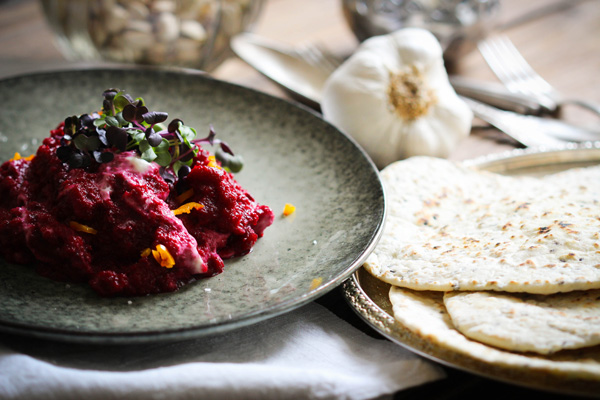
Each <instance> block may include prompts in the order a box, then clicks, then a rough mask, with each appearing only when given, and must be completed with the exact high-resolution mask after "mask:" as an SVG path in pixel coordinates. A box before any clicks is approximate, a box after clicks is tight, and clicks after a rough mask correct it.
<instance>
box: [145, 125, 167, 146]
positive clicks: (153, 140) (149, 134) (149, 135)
mask: <svg viewBox="0 0 600 400" xmlns="http://www.w3.org/2000/svg"><path fill="white" fill-rule="evenodd" d="M162 139H163V138H162V136H160V135H159V134H158V133H156V132H154V131H153V130H152V129H148V130H147V131H146V140H148V143H150V146H152V147H156V146H158V145H159V144H160V143H161V142H162Z"/></svg>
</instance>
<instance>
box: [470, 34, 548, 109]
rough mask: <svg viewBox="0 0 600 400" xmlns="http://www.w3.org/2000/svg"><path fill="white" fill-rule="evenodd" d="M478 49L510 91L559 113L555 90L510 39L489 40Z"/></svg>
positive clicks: (501, 36)
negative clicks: (531, 98)
mask: <svg viewBox="0 0 600 400" xmlns="http://www.w3.org/2000/svg"><path fill="white" fill-rule="evenodd" d="M478 47H479V50H480V52H481V55H482V56H483V58H484V59H485V61H486V62H487V63H488V65H489V66H490V68H491V69H492V71H493V72H494V74H496V76H497V77H498V79H500V81H501V82H502V83H504V85H505V86H506V87H507V88H508V89H509V90H510V91H513V92H520V93H524V94H527V95H530V96H534V97H536V98H537V99H538V101H539V102H540V104H541V105H542V106H543V107H545V108H547V109H549V110H554V109H556V106H557V104H556V100H555V99H556V98H557V93H556V91H555V90H554V88H553V87H552V86H551V85H550V84H549V83H548V82H546V81H545V80H544V79H543V78H542V77H541V76H539V74H538V73H537V72H535V71H534V69H533V68H532V67H531V65H529V63H528V62H527V61H526V60H525V58H524V57H523V56H522V55H521V53H520V52H519V51H518V50H517V48H516V47H515V46H514V44H513V43H512V42H511V41H510V39H509V38H508V37H506V36H505V35H498V36H497V37H495V38H488V39H486V40H484V41H483V42H481V43H479V45H478Z"/></svg>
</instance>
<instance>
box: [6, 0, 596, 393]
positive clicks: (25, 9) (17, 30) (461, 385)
mask: <svg viewBox="0 0 600 400" xmlns="http://www.w3.org/2000/svg"><path fill="white" fill-rule="evenodd" d="M555 3H556V0H553V1H551V0H530V1H527V2H524V1H521V0H501V5H502V8H501V12H500V17H499V20H498V25H499V26H505V28H506V29H504V33H506V34H508V36H509V37H510V38H511V39H512V40H513V41H514V43H515V44H516V46H517V47H518V48H519V49H520V50H521V51H522V53H523V54H524V56H525V57H526V58H527V60H528V61H529V62H530V64H531V65H532V66H533V67H534V68H535V69H536V70H537V71H538V72H539V73H540V74H541V75H542V76H543V77H544V78H545V79H546V80H548V81H549V82H550V83H552V84H553V85H554V86H555V87H556V88H557V89H558V90H559V91H561V92H563V93H564V94H565V95H568V96H572V97H579V98H586V99H589V100H593V101H596V102H598V103H600V1H598V0H587V1H576V0H572V1H571V2H570V5H569V7H567V8H565V9H563V10H561V11H559V12H553V13H550V14H547V15H544V16H541V17H538V18H536V19H533V20H529V21H527V22H525V23H522V24H517V25H516V26H510V22H511V21H515V20H516V19H517V18H518V17H520V16H522V15H526V14H527V13H529V12H530V11H532V10H536V9H539V8H540V7H541V6H549V5H552V4H555ZM507 23H508V24H509V25H506V24H507ZM255 32H256V33H258V34H260V35H262V36H265V37H267V38H271V39H274V40H278V41H281V42H284V43H288V44H292V45H294V44H302V43H308V42H319V43H321V44H323V45H325V46H326V47H328V48H329V49H331V50H332V51H334V52H336V53H338V54H349V53H350V52H351V51H352V50H353V49H354V48H355V47H356V46H357V44H358V43H357V40H356V39H355V37H354V35H353V34H352V33H351V31H350V30H349V28H348V27H347V25H346V23H345V21H344V18H343V15H342V11H341V1H340V0H267V1H266V5H265V8H264V10H263V13H262V15H261V17H260V18H259V20H258V21H257V23H256V26H255ZM68 65H69V63H68V62H67V61H65V59H64V58H63V57H62V55H61V54H60V52H59V51H58V50H57V48H56V47H55V46H54V43H53V37H52V33H51V31H50V29H49V27H48V26H47V25H46V22H45V20H44V18H43V15H42V13H41V10H40V7H39V5H38V3H37V2H36V1H34V0H20V1H19V0H8V1H7V0H0V78H1V77H6V76H11V75H15V74H20V73H25V72H29V71H36V70H40V69H48V68H57V67H65V66H68ZM455 72H456V73H458V74H461V75H464V76H468V77H472V78H477V79H482V80H490V81H491V80H495V78H494V76H493V74H492V72H491V71H490V70H489V68H488V67H487V66H486V64H485V62H484V61H483V59H482V58H481V56H480V55H479V54H478V53H477V52H473V53H471V54H469V55H467V56H465V57H464V58H463V59H461V60H460V61H459V62H458V64H457V65H456V71H455ZM213 75H214V76H215V77H217V78H219V79H223V80H226V81H230V82H234V83H237V84H241V85H245V86H248V87H251V88H254V89H258V90H261V91H264V92H267V93H269V94H272V95H275V96H279V97H282V98H288V97H287V95H286V93H285V92H284V91H283V90H281V89H280V88H279V87H277V86H276V85H275V84H273V83H272V82H271V81H270V80H268V79H267V78H265V77H263V76H262V75H260V74H259V73H258V72H256V71H255V70H253V69H252V68H251V67H249V66H248V65H247V64H245V63H244V62H243V61H241V60H239V59H236V58H231V59H229V60H227V61H226V62H225V63H224V64H222V65H221V66H220V67H219V68H218V69H216V70H215V71H214V72H213ZM2 95H8V94H6V93H2ZM0 112H1V111H0ZM565 117H566V118H568V119H576V120H584V121H585V122H589V123H593V122H595V123H599V122H600V120H594V119H592V118H595V117H591V116H590V115H588V114H585V115H584V114H582V113H577V112H575V111H571V110H567V112H566V115H565ZM497 139H502V135H499V134H498V133H497V132H495V131H493V130H490V129H474V130H473V133H472V135H471V136H470V137H469V138H468V139H467V140H466V141H465V142H464V143H463V144H462V145H461V146H460V147H459V148H458V149H457V150H456V151H455V152H454V153H453V154H452V155H451V158H452V159H456V160H462V159H467V158H472V157H476V156H479V155H485V154H489V153H495V152H501V151H505V150H508V149H511V148H513V144H512V143H510V142H507V141H503V140H497ZM319 302H321V303H322V304H324V305H326V306H328V307H329V308H330V309H331V310H333V311H334V312H336V313H337V314H338V315H340V316H342V317H343V318H345V319H347V320H348V321H350V322H351V323H353V324H355V325H356V326H359V327H360V328H362V329H364V330H366V331H368V330H369V329H370V328H369V327H367V326H365V325H363V324H362V322H361V321H360V320H359V319H358V318H357V317H356V316H355V315H354V314H353V312H352V310H350V309H349V308H348V306H347V305H346V304H345V302H344V301H343V299H342V298H341V296H340V293H339V292H337V291H333V292H332V293H330V294H328V295H326V296H324V298H322V299H320V300H319ZM448 373H449V378H448V379H446V380H443V381H440V382H436V383H434V384H431V385H426V386H425V387H421V388H415V389H411V390H408V391H404V392H401V393H398V394H397V395H396V396H395V398H398V399H408V398H413V397H414V398H416V397H417V396H418V397H419V398H422V397H423V398H433V399H435V398H439V399H442V398H444V399H454V398H464V397H465V396H469V395H473V396H485V395H487V394H488V393H495V394H498V395H513V396H514V395H523V396H527V395H530V394H534V395H535V394H536V392H535V391H531V390H527V389H522V388H516V387H513V386H511V385H505V384H501V383H498V382H494V381H490V380H487V379H484V378H480V377H477V376H473V375H470V374H467V373H463V372H459V371H455V370H452V369H448ZM545 398H560V396H547V397H545Z"/></svg>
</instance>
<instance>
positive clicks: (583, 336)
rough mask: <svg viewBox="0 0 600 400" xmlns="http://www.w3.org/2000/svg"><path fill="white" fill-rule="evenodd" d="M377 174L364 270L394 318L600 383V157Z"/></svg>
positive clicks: (441, 337) (473, 353) (498, 358)
mask: <svg viewBox="0 0 600 400" xmlns="http://www.w3.org/2000/svg"><path fill="white" fill-rule="evenodd" d="M381 177H382V180H383V182H384V186H385V190H386V196H387V201H388V204H387V207H388V215H387V219H386V222H385V228H384V233H383V236H382V238H381V240H380V242H379V243H378V245H377V247H376V249H375V250H374V252H373V253H372V254H371V255H370V256H369V258H368V260H367V262H366V263H365V265H364V267H365V269H366V270H367V271H368V272H369V273H371V274H372V275H373V276H375V277H376V278H378V279H380V280H382V281H384V282H387V283H389V284H391V285H392V288H391V290H390V301H391V303H392V305H393V311H394V317H395V319H396V320H397V321H399V322H400V323H401V324H402V325H403V326H404V327H406V328H407V329H409V330H410V331H412V332H413V333H414V334H415V335H418V336H419V337H421V338H425V339H426V340H427V341H429V342H430V343H432V344H433V345H435V346H439V347H442V348H445V349H448V350H451V351H452V352H455V353H457V354H465V355H469V356H470V357H473V358H476V359H479V360H481V361H484V362H487V363H491V364H497V365H503V366H507V367H510V366H515V367H519V368H522V367H523V366H525V367H526V368H527V369H528V370H531V371H535V372H536V373H542V374H543V373H546V372H547V373H550V374H560V375H561V376H566V377H573V378H574V379H583V380H592V381H596V380H597V381H600V166H599V167H589V168H580V169H572V170H568V171H564V172H560V173H558V174H554V175H548V176H544V177H541V178H538V177H528V176H520V177H510V176H503V175H499V174H494V173H491V172H485V171H481V170H476V169H473V168H468V167H466V166H463V165H462V164H458V163H453V162H450V161H447V160H442V159H436V158H429V157H415V158H411V159H408V160H404V161H400V162H397V163H395V164H392V165H390V166H388V167H387V168H386V169H384V170H383V171H382V172H381Z"/></svg>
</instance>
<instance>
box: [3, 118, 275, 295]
mask: <svg viewBox="0 0 600 400" xmlns="http://www.w3.org/2000/svg"><path fill="white" fill-rule="evenodd" d="M141 124H143V125H144V126H146V127H147V125H148V124H144V123H141ZM65 130H66V129H65V124H62V123H61V124H60V125H59V127H58V128H57V129H56V130H53V131H51V135H50V137H48V138H46V139H45V140H44V142H43V144H42V145H41V146H40V147H39V149H38V150H37V153H36V155H35V156H34V157H33V158H32V159H23V158H21V159H14V160H10V161H7V162H5V163H4V164H2V166H1V167H0V255H1V256H3V257H4V258H5V259H6V260H7V261H9V262H13V263H19V264H30V263H34V264H35V265H36V270H37V272H38V273H39V274H41V275H43V276H45V277H48V278H51V279H54V280H58V281H65V282H87V283H88V284H89V285H90V286H91V287H92V289H93V290H95V291H96V292H97V293H98V294H99V295H101V296H140V295H147V294H152V293H161V292H172V291H175V290H177V289H178V288H180V287H181V286H182V285H184V284H186V283H189V282H191V281H194V280H196V279H200V278H205V277H210V276H214V275H217V274H219V273H221V272H222V271H223V267H224V264H223V259H227V258H231V257H235V256H242V255H245V254H247V253H249V252H250V251H251V250H252V247H253V245H254V244H255V242H256V241H257V239H258V238H259V237H261V236H262V235H263V232H264V230H265V228H267V227H268V226H269V225H271V224H272V222H273V219H274V216H273V212H272V211H271V210H270V209H269V207H267V206H265V205H260V204H258V203H257V202H256V201H255V200H254V199H253V198H252V196H251V195H250V194H249V193H248V192H247V191H246V190H244V189H243V188H242V187H241V186H240V185H239V183H237V182H236V181H235V179H234V177H233V175H232V174H231V173H230V172H228V171H227V170H226V169H224V168H223V167H222V166H221V164H220V163H219V162H217V161H215V159H214V157H211V156H210V155H209V153H208V152H207V151H206V150H204V149H202V148H201V147H199V146H197V148H195V151H194V153H195V154H194V155H193V157H189V159H188V160H187V167H188V168H187V171H186V172H187V175H185V176H184V177H183V178H176V174H172V175H171V176H172V178H173V179H165V173H164V171H165V170H164V168H163V170H161V168H162V167H161V166H159V165H158V164H157V163H155V162H148V161H145V160H143V159H142V158H140V156H139V151H138V152H136V150H135V149H134V150H130V149H123V150H124V151H114V152H113V153H112V156H111V157H110V161H105V162H91V163H89V165H86V166H85V167H81V166H79V167H73V166H72V165H70V164H69V163H68V162H65V161H64V160H61V158H59V157H58V156H57V151H58V150H59V148H61V147H63V146H65V143H69V140H67V139H71V138H72V137H74V136H75V135H73V134H72V133H71V132H68V133H67V134H66V136H65ZM165 136H167V137H168V133H165ZM104 147H106V148H104V149H102V150H103V151H105V152H107V151H109V150H110V149H113V150H114V146H112V147H111V145H110V144H108V145H106V146H104ZM96 150H97V149H96ZM63 159H64V157H63Z"/></svg>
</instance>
